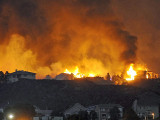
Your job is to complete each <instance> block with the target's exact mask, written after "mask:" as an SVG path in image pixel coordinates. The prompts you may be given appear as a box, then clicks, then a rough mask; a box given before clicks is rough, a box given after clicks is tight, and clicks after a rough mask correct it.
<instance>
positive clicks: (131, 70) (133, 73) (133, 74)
mask: <svg viewBox="0 0 160 120" xmlns="http://www.w3.org/2000/svg"><path fill="white" fill-rule="evenodd" d="M127 75H128V76H130V78H126V80H127V81H132V80H134V77H135V76H136V75H137V72H136V71H135V70H134V69H133V64H131V65H130V68H129V70H128V71H127Z"/></svg>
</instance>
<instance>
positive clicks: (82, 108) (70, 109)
mask: <svg viewBox="0 0 160 120" xmlns="http://www.w3.org/2000/svg"><path fill="white" fill-rule="evenodd" d="M74 108H78V109H79V110H86V109H87V108H85V107H84V106H83V105H81V104H80V103H76V104H74V105H73V106H72V107H70V108H68V109H67V110H65V111H64V113H68V112H70V111H72V110H73V109H74Z"/></svg>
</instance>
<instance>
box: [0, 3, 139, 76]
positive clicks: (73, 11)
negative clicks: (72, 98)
mask: <svg viewBox="0 0 160 120" xmlns="http://www.w3.org/2000/svg"><path fill="white" fill-rule="evenodd" d="M0 8H1V9H2V11H1V13H0V16H1V17H0V32H1V33H0V43H1V48H0V49H1V51H0V58H1V60H0V69H1V70H3V71H6V70H8V71H9V72H13V71H14V70H15V69H20V70H21V69H23V70H28V71H32V72H36V73H38V78H43V77H44V76H45V75H47V74H50V75H51V76H52V77H55V76H56V75H57V74H59V73H61V72H64V70H65V69H66V68H67V69H69V70H72V69H73V68H75V66H78V68H79V71H81V72H82V73H85V74H88V76H89V74H91V73H92V74H95V73H96V75H99V76H105V75H106V74H107V73H108V72H110V73H111V74H115V73H116V74H120V73H122V72H123V71H124V70H125V69H126V66H127V67H128V65H130V64H131V63H134V62H135V61H136V50H137V47H136V42H137V38H136V37H135V36H132V35H130V33H129V32H127V31H125V30H124V27H123V24H122V23H121V22H120V21H119V20H118V19H117V18H116V16H115V15H114V13H113V11H112V9H111V5H110V0H59V1H57V0H46V1H43V0H27V1H26V0H21V1H19V0H15V1H11V0H2V1H1V6H0Z"/></svg>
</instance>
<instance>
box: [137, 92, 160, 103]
mask: <svg viewBox="0 0 160 120" xmlns="http://www.w3.org/2000/svg"><path fill="white" fill-rule="evenodd" d="M137 98H138V99H137V104H138V105H140V106H151V105H152V106H153V105H158V104H160V96H159V95H157V94H156V93H153V92H146V93H144V94H141V95H139V96H137Z"/></svg>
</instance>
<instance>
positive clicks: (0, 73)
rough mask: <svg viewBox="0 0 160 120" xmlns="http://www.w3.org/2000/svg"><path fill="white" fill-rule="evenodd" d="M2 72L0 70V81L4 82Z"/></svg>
mask: <svg viewBox="0 0 160 120" xmlns="http://www.w3.org/2000/svg"><path fill="white" fill-rule="evenodd" d="M4 76H5V75H4V73H3V72H2V71H0V82H1V83H3V82H4Z"/></svg>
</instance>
